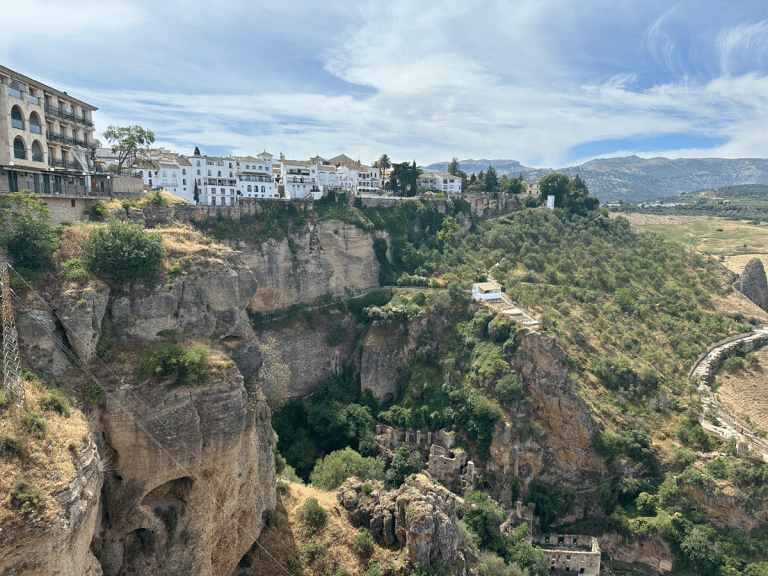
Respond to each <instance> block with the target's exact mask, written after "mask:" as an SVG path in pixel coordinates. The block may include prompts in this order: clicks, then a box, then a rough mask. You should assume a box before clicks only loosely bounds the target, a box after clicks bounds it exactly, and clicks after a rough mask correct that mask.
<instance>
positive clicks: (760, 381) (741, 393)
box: [716, 348, 768, 431]
mask: <svg viewBox="0 0 768 576" xmlns="http://www.w3.org/2000/svg"><path fill="white" fill-rule="evenodd" d="M755 355H756V356H757V357H758V359H759V361H760V363H759V365H758V366H757V367H756V368H755V369H754V370H750V369H748V368H745V369H743V370H739V371H738V372H735V373H730V374H729V373H723V374H720V375H719V376H718V381H719V382H720V387H719V388H718V389H717V392H716V396H717V398H718V400H719V401H720V403H721V404H722V405H723V406H725V407H726V408H728V409H729V410H730V411H731V412H732V413H733V414H734V415H736V417H737V418H738V419H739V420H741V421H747V422H751V423H752V425H753V426H754V427H755V428H757V429H758V430H765V431H768V348H763V349H761V350H757V351H756V352H755Z"/></svg>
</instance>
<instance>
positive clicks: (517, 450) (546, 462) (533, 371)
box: [486, 332, 606, 505]
mask: <svg viewBox="0 0 768 576" xmlns="http://www.w3.org/2000/svg"><path fill="white" fill-rule="evenodd" d="M564 356H565V354H564V352H563V351H562V349H561V348H560V347H559V346H558V345H557V343H556V342H555V341H554V339H552V338H551V337H549V336H547V335H546V334H544V333H542V332H526V333H525V334H524V336H523V338H522V341H521V344H520V347H519V348H518V350H517V353H516V354H515V356H514V358H513V359H512V362H511V365H512V368H513V369H514V370H515V372H516V373H518V374H519V375H520V377H521V380H522V381H523V382H524V383H525V384H526V386H527V387H528V389H529V391H530V393H531V395H532V397H533V403H532V404H531V413H530V417H531V418H532V419H533V421H534V422H536V423H537V424H538V425H539V426H541V428H542V434H541V435H540V436H538V437H536V436H535V435H534V436H526V437H525V438H522V437H521V436H520V434H519V433H518V431H517V428H516V427H515V426H514V425H513V424H504V423H498V424H497V425H496V429H495V431H494V435H493V441H492V443H491V456H490V458H489V459H488V462H487V463H486V467H487V469H488V470H489V471H491V472H493V475H492V477H494V478H495V480H496V481H495V484H496V487H495V490H494V492H495V496H494V497H497V498H498V499H499V500H500V501H502V502H504V503H505V504H507V505H511V504H512V502H511V491H510V490H509V485H510V482H511V480H512V478H513V477H519V478H520V480H521V482H522V483H523V485H524V486H527V485H528V484H529V483H530V482H531V481H534V480H535V481H536V482H540V483H543V484H548V485H554V484H557V485H560V486H566V487H572V488H576V487H579V488H584V487H585V486H590V485H595V484H596V483H597V482H598V481H599V479H600V478H601V477H603V476H604V474H605V473H606V470H605V464H604V460H603V459H602V458H601V457H600V456H598V455H597V454H596V453H595V451H594V450H593V448H592V436H593V435H594V433H595V429H594V426H593V424H592V421H591V419H590V417H589V414H588V412H587V410H586V408H585V407H584V406H582V403H581V402H580V400H579V399H578V397H577V396H576V395H575V394H574V393H573V392H572V391H571V390H569V388H568V372H567V368H566V366H565V364H564V363H563V360H564Z"/></svg>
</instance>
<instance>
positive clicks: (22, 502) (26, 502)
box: [11, 479, 45, 514]
mask: <svg viewBox="0 0 768 576" xmlns="http://www.w3.org/2000/svg"><path fill="white" fill-rule="evenodd" d="M44 500H45V499H44V497H43V492H42V490H40V489H39V488H35V487H34V486H33V485H32V484H30V483H29V482H28V481H27V480H23V479H19V480H17V481H16V483H15V484H14V485H13V488H11V506H13V507H14V508H16V509H17V510H21V512H22V513H23V514H26V513H27V512H33V511H36V510H39V509H40V508H42V507H43V502H44Z"/></svg>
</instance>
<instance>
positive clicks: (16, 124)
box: [11, 118, 24, 130]
mask: <svg viewBox="0 0 768 576" xmlns="http://www.w3.org/2000/svg"><path fill="white" fill-rule="evenodd" d="M11 128H16V129H18V130H24V120H17V119H16V118H11Z"/></svg>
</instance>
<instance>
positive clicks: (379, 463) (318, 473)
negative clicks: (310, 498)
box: [309, 447, 384, 490]
mask: <svg viewBox="0 0 768 576" xmlns="http://www.w3.org/2000/svg"><path fill="white" fill-rule="evenodd" d="M350 476H357V477H358V478H360V479H361V480H383V479H384V461H383V460H381V459H380V458H371V457H367V458H366V457H364V456H361V455H360V454H359V453H357V452H355V451H354V450H352V448H350V447H346V448H344V450H336V451H335V452H331V453H330V454H328V455H327V456H326V457H325V458H323V459H322V460H318V461H317V464H315V468H314V469H313V470H312V474H310V476H309V481H310V482H311V483H312V484H314V485H315V486H317V487H318V488H322V489H324V490H335V489H336V488H338V487H339V486H341V485H342V484H343V483H344V481H345V480H346V479H347V478H349V477H350Z"/></svg>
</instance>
